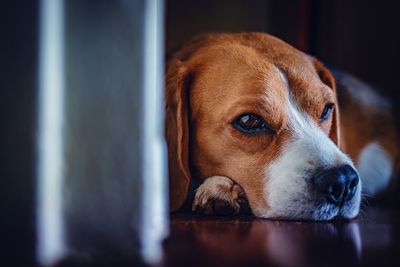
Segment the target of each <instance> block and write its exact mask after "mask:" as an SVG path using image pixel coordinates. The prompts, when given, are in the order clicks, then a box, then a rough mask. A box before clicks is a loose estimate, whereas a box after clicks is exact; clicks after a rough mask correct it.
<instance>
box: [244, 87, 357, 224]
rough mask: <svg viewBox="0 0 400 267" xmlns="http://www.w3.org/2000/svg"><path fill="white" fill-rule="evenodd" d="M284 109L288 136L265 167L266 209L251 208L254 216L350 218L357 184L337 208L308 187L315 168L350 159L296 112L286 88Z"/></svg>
mask: <svg viewBox="0 0 400 267" xmlns="http://www.w3.org/2000/svg"><path fill="white" fill-rule="evenodd" d="M288 99H289V101H288V102H287V112H288V118H289V123H288V125H287V127H288V129H289V130H290V131H291V138H290V140H288V141H287V142H286V143H285V144H284V145H283V148H282V150H281V152H280V155H279V157H278V158H277V159H276V160H275V161H274V162H272V163H270V164H269V165H268V166H267V167H266V170H265V175H266V177H267V180H268V183H267V184H266V185H265V192H264V194H265V199H266V201H267V203H268V205H269V206H270V209H269V210H263V209H257V207H252V208H253V212H254V213H255V215H257V216H259V217H265V218H271V217H281V218H287V219H312V220H328V219H331V218H333V217H334V216H336V215H342V216H343V217H348V218H351V217H354V216H356V215H357V214H358V211H359V205H360V198H361V189H360V188H361V186H360V184H361V183H359V185H358V189H357V191H356V194H355V196H354V197H353V198H352V200H351V201H349V202H348V203H346V204H345V205H344V207H343V208H342V209H341V210H339V208H338V207H336V206H334V205H331V204H328V203H326V202H322V201H318V200H317V197H316V193H315V192H314V190H313V189H312V186H311V183H312V181H311V179H312V175H313V174H315V172H316V171H317V170H318V169H324V168H332V167H337V166H341V165H344V164H348V165H351V166H353V163H352V161H351V160H350V158H349V157H348V156H347V155H345V154H344V153H343V152H341V151H340V150H339V149H338V147H337V146H336V145H335V144H334V143H333V142H332V140H331V139H329V137H328V136H327V135H326V134H325V133H324V132H323V131H322V130H321V129H320V128H319V127H318V126H317V125H316V124H315V122H314V121H313V120H312V119H311V118H309V116H308V115H307V114H306V113H304V112H302V111H300V110H299V108H298V106H297V105H296V103H295V100H294V99H293V98H292V97H291V96H290V92H289V90H288Z"/></svg>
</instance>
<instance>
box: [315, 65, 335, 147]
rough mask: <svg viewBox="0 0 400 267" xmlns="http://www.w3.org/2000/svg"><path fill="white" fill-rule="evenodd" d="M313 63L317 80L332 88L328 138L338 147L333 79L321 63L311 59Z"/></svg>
mask: <svg viewBox="0 0 400 267" xmlns="http://www.w3.org/2000/svg"><path fill="white" fill-rule="evenodd" d="M313 63H314V66H315V70H316V71H317V73H318V76H319V78H320V79H321V81H322V82H323V83H324V84H326V85H327V86H329V87H330V88H332V90H333V91H334V93H335V108H334V110H333V114H332V127H331V131H330V132H329V137H330V138H331V139H332V140H333V142H335V144H336V145H337V146H338V147H340V124H339V105H338V101H337V95H336V83H335V79H334V78H333V75H332V73H331V72H330V71H329V70H328V69H327V68H326V67H325V66H324V65H322V63H321V62H319V61H318V60H317V59H315V58H313Z"/></svg>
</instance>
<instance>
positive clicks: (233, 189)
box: [192, 176, 250, 215]
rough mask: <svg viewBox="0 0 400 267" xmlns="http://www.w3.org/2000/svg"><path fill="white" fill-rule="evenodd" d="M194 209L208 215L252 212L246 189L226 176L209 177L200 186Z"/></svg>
mask: <svg viewBox="0 0 400 267" xmlns="http://www.w3.org/2000/svg"><path fill="white" fill-rule="evenodd" d="M192 210H193V211H197V212H200V213H203V214H206V215H237V214H250V208H249V204H248V201H247V197H246V194H245V192H244V190H243V189H242V188H241V187H240V185H238V184H236V183H235V182H234V181H232V180H231V179H229V178H228V177H224V176H212V177H209V178H207V179H206V180H205V181H204V183H202V184H201V185H200V186H199V188H198V189H197V190H196V195H195V198H194V201H193V205H192Z"/></svg>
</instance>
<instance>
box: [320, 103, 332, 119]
mask: <svg viewBox="0 0 400 267" xmlns="http://www.w3.org/2000/svg"><path fill="white" fill-rule="evenodd" d="M333 108H334V105H333V104H328V105H326V106H325V107H324V110H323V111H322V114H321V117H320V118H319V119H320V121H321V122H323V121H326V120H327V119H329V117H330V115H331V113H332V110H333Z"/></svg>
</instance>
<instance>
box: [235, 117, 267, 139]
mask: <svg viewBox="0 0 400 267" xmlns="http://www.w3.org/2000/svg"><path fill="white" fill-rule="evenodd" d="M233 125H234V126H235V128H236V129H238V130H239V131H241V132H242V133H245V134H257V133H263V132H268V133H274V130H273V129H272V128H271V127H270V126H269V125H268V124H266V123H265V122H264V121H263V120H262V119H261V118H260V117H259V116H257V115H254V114H243V115H241V116H240V117H239V118H237V119H236V120H235V121H234V122H233Z"/></svg>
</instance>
